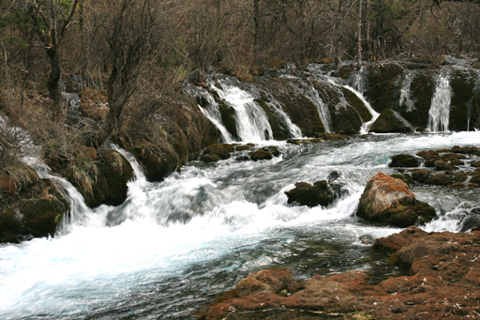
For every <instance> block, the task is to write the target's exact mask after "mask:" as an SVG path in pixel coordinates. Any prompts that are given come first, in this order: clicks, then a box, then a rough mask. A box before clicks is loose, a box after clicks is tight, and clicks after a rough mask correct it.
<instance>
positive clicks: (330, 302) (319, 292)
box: [199, 226, 480, 320]
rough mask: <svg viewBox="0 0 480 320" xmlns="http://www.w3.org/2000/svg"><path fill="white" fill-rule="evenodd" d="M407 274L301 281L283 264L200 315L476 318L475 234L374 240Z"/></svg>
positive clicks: (478, 251) (211, 318) (479, 297)
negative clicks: (377, 279) (371, 279)
mask: <svg viewBox="0 0 480 320" xmlns="http://www.w3.org/2000/svg"><path fill="white" fill-rule="evenodd" d="M374 246H375V248H377V249H378V250H382V251H384V252H386V253H387V254H390V255H391V261H393V262H394V263H397V264H401V265H404V266H407V267H408V268H410V274H411V275H409V276H401V277H393V278H389V279H386V280H384V281H382V282H380V283H378V284H369V282H368V279H369V276H368V275H367V274H366V273H364V272H361V271H352V272H346V273H343V274H332V275H329V276H322V275H315V276H314V277H312V278H311V279H308V280H306V281H303V282H299V281H297V280H296V279H294V277H293V275H292V273H291V271H289V270H286V269H266V270H261V271H259V272H254V273H251V274H249V275H248V276H247V278H245V279H243V280H240V281H239V282H238V284H237V286H236V288H235V290H234V291H232V292H229V295H228V297H227V298H225V300H224V301H221V302H218V303H216V304H214V305H213V306H211V307H210V308H209V309H208V311H207V312H206V313H205V314H202V315H200V316H199V319H204V320H215V319H446V318H448V319H479V318H480V312H479V310H480V290H479V286H480V231H478V230H474V231H472V232H471V233H450V232H441V233H427V232H425V231H423V230H421V229H419V228H417V227H415V226H411V227H408V228H407V229H405V230H403V231H402V232H400V233H398V234H393V235H391V236H389V237H386V238H379V239H376V240H375V242H374Z"/></svg>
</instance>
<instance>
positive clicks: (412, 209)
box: [357, 172, 436, 227]
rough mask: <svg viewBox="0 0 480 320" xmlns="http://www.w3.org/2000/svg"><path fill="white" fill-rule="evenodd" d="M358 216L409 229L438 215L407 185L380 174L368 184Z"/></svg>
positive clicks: (358, 209) (359, 205) (359, 206)
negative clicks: (417, 197)
mask: <svg viewBox="0 0 480 320" xmlns="http://www.w3.org/2000/svg"><path fill="white" fill-rule="evenodd" d="M357 215H358V216H359V217H363V218H365V219H367V220H370V221H376V222H384V223H388V224H390V225H393V226H397V227H408V226H411V225H413V224H415V223H425V222H428V221H430V220H431V219H432V218H434V217H435V216H436V212H435V209H433V208H432V207H431V206H430V205H428V204H426V203H424V202H421V201H418V200H416V199H415V195H414V194H413V193H412V192H411V191H410V190H409V188H408V185H407V184H406V183H405V182H403V181H402V180H400V179H396V178H393V177H391V176H388V175H386V174H384V173H382V172H380V173H378V174H377V175H375V177H374V178H372V179H370V181H369V182H368V184H367V186H366V188H365V190H364V192H363V194H362V196H361V198H360V203H359V204H358V208H357Z"/></svg>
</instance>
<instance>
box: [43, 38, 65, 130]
mask: <svg viewBox="0 0 480 320" xmlns="http://www.w3.org/2000/svg"><path fill="white" fill-rule="evenodd" d="M47 55H48V58H49V59H50V74H49V75H48V80H47V90H48V94H49V95H50V99H51V100H52V107H53V111H54V115H55V120H56V121H57V122H60V121H63V120H64V119H65V108H64V107H63V106H62V93H61V92H60V86H59V81H60V75H61V68H60V57H59V54H58V48H56V47H55V46H52V47H50V48H47Z"/></svg>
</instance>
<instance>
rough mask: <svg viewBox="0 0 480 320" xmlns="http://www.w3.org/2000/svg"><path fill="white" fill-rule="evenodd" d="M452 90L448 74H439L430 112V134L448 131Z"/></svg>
mask: <svg viewBox="0 0 480 320" xmlns="http://www.w3.org/2000/svg"><path fill="white" fill-rule="evenodd" d="M451 99H452V88H451V87H450V81H449V79H448V73H444V72H442V73H439V74H438V76H437V79H436V88H435V93H434V94H433V98H432V104H431V106H430V110H429V111H428V126H427V128H428V130H429V131H430V132H442V131H445V132H446V131H448V123H449V118H450V101H451Z"/></svg>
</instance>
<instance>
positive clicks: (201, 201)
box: [0, 132, 480, 320]
mask: <svg viewBox="0 0 480 320" xmlns="http://www.w3.org/2000/svg"><path fill="white" fill-rule="evenodd" d="M479 141H480V132H458V133H435V134H412V135H401V134H387V135H368V136H367V137H353V138H349V139H348V140H344V141H336V142H324V143H317V144H305V145H293V144H288V143H286V142H277V141H264V142H261V143H263V144H264V145H269V146H270V145H275V146H277V148H278V149H279V150H280V151H281V156H279V157H276V158H274V159H272V160H268V161H258V162H253V161H238V160H236V157H241V155H242V154H241V153H238V154H235V155H234V157H232V158H231V159H228V160H222V161H219V162H217V163H213V164H205V163H201V162H190V163H188V164H187V165H185V166H184V167H183V168H182V171H181V173H174V174H172V175H171V176H169V177H168V178H167V179H166V180H164V181H163V182H160V183H150V182H147V181H146V179H145V178H144V176H143V174H142V173H141V171H140V169H139V167H138V165H137V164H136V163H135V162H134V160H133V159H130V161H132V165H133V166H134V167H135V169H136V177H135V179H134V180H133V181H131V182H130V183H129V191H128V199H127V201H126V202H125V203H124V204H122V205H121V206H119V207H109V206H101V207H99V208H97V209H95V210H91V209H88V208H87V207H86V206H82V205H77V206H76V209H75V212H74V218H72V219H71V220H69V221H67V220H66V223H65V224H64V226H63V227H62V230H60V231H59V233H58V234H57V236H55V237H54V238H50V239H46V238H41V239H33V240H30V241H26V242H22V243H20V244H18V245H12V244H3V245H1V246H0V318H1V319H5V320H7V319H15V320H22V319H25V320H26V319H29V320H33V319H72V320H73V319H195V318H196V316H195V315H194V312H195V311H198V310H199V309H200V308H201V307H202V306H203V305H206V304H208V303H210V302H212V301H213V300H214V299H215V297H216V295H217V294H218V293H219V292H222V291H225V290H231V289H233V288H234V287H235V284H236V283H237V282H238V281H239V280H240V279H242V278H244V277H245V276H246V275H247V274H248V273H250V272H254V271H258V270H260V269H264V268H268V267H284V268H288V269H290V270H292V272H293V273H294V275H295V277H296V278H298V279H306V278H309V277H311V276H313V275H314V274H317V273H320V274H323V275H326V274H331V273H337V272H343V271H347V270H362V271H365V272H367V273H368V274H370V275H371V276H372V278H371V281H372V282H378V281H380V280H382V279H384V278H385V277H387V276H389V275H399V274H402V273H404V272H405V270H401V269H398V268H396V267H394V266H392V265H390V264H389V262H388V261H387V260H386V256H384V255H383V254H382V253H380V252H376V251H374V250H373V249H372V248H371V244H369V243H366V244H365V243H364V242H363V241H362V238H364V237H362V236H366V237H367V238H370V239H374V238H377V237H383V236H387V235H390V234H392V233H395V232H399V231H400V229H398V228H392V227H388V226H384V225H381V224H373V223H369V222H366V221H364V220H362V219H359V218H357V217H356V216H355V210H356V206H357V204H358V201H359V198H360V195H361V193H362V191H363V189H364V188H365V185H366V183H367V181H368V180H369V179H370V178H372V177H373V176H374V175H375V174H376V173H378V172H385V173H387V174H391V173H393V172H394V170H393V169H391V168H388V163H389V161H390V157H391V156H392V155H395V154H399V153H410V154H415V153H416V152H418V151H420V150H425V149H427V150H428V149H438V148H444V147H452V146H454V145H459V146H470V145H478V143H479ZM466 170H473V168H466ZM333 171H336V172H338V173H339V174H340V176H339V178H338V179H337V180H336V182H338V183H341V184H342V185H343V186H344V189H346V190H347V192H345V194H344V196H343V197H342V198H341V199H339V200H337V201H336V202H334V203H333V204H332V205H331V206H329V207H327V208H324V207H315V208H308V207H304V206H291V205H288V204H287V197H286V195H285V194H284V192H285V191H287V190H290V189H292V188H293V187H294V184H295V183H296V182H299V181H305V182H309V183H313V182H315V181H317V180H322V179H327V178H328V176H329V174H330V173H331V172H333ZM412 191H413V192H414V193H415V194H416V196H417V198H418V199H419V200H422V201H427V202H428V203H430V204H431V205H432V206H433V207H434V208H435V209H436V210H437V213H438V214H439V215H440V218H439V219H437V220H436V221H433V222H431V223H429V224H428V225H426V226H423V228H424V229H426V230H429V231H443V230H450V231H460V230H462V228H463V227H464V226H463V224H464V222H465V221H466V220H467V219H468V218H469V216H471V214H472V210H475V209H479V208H480V205H479V203H478V190H475V189H473V190H454V189H451V188H442V187H433V186H428V187H425V186H418V187H413V188H412ZM76 196H78V195H75V194H72V193H71V194H70V197H76ZM76 201H77V202H78V201H80V202H81V201H82V199H81V198H80V199H76Z"/></svg>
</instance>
